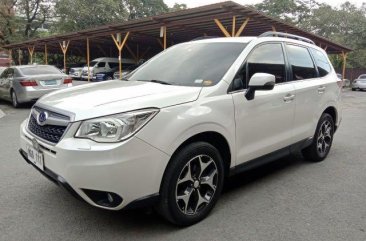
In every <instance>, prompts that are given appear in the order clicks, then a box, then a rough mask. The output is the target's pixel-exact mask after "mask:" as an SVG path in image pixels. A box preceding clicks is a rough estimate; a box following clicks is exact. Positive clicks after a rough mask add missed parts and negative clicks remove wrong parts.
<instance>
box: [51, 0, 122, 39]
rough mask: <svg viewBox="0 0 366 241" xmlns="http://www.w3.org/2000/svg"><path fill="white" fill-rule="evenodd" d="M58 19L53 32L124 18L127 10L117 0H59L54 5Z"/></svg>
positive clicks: (68, 30)
mask: <svg viewBox="0 0 366 241" xmlns="http://www.w3.org/2000/svg"><path fill="white" fill-rule="evenodd" d="M55 11H56V15H57V16H58V17H59V21H58V22H57V24H55V25H54V28H53V29H52V31H53V32H57V33H65V32H72V31H78V30H82V29H86V28H91V27H95V26H99V25H104V24H107V23H111V22H116V21H120V20H125V19H126V17H127V12H126V11H125V9H124V8H123V6H122V5H121V1H118V0H93V1H92V2H91V1H90V0H59V1H58V2H57V3H56V5H55Z"/></svg>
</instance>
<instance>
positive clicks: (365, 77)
mask: <svg viewBox="0 0 366 241" xmlns="http://www.w3.org/2000/svg"><path fill="white" fill-rule="evenodd" d="M358 78H359V79H366V75H360V77H358Z"/></svg>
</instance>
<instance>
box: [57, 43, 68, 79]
mask: <svg viewBox="0 0 366 241" xmlns="http://www.w3.org/2000/svg"><path fill="white" fill-rule="evenodd" d="M59 44H60V47H61V50H62V53H63V54H64V71H65V74H66V53H67V49H68V48H69V44H70V41H65V40H64V41H62V44H61V42H60V43H59Z"/></svg>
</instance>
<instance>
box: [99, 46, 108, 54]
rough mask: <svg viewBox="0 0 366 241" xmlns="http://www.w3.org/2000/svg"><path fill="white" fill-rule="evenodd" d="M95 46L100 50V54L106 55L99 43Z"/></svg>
mask: <svg viewBox="0 0 366 241" xmlns="http://www.w3.org/2000/svg"><path fill="white" fill-rule="evenodd" d="M97 48H98V49H99V51H100V52H102V54H103V55H104V56H106V57H107V56H108V55H107V53H106V52H105V51H104V49H103V48H102V47H101V46H100V45H99V44H98V45H97Z"/></svg>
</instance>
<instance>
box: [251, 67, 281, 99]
mask: <svg viewBox="0 0 366 241" xmlns="http://www.w3.org/2000/svg"><path fill="white" fill-rule="evenodd" d="M275 82H276V77H275V76H274V75H273V74H266V73H255V74H254V75H253V76H252V78H250V80H249V86H248V89H247V91H246V92H245V98H247V100H253V99H254V96H255V91H257V90H273V88H274V86H275Z"/></svg>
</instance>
